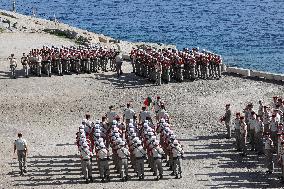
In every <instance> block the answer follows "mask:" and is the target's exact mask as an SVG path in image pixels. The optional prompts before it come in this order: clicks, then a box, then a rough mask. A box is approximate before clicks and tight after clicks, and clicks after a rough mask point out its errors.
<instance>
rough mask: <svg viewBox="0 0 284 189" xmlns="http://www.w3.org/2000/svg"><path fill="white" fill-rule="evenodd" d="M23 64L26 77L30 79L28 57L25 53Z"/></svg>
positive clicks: (22, 59)
mask: <svg viewBox="0 0 284 189" xmlns="http://www.w3.org/2000/svg"><path fill="white" fill-rule="evenodd" d="M21 63H22V65H23V69H24V71H25V77H26V78H28V77H29V67H28V57H27V56H26V54H25V53H23V56H22V58H21Z"/></svg>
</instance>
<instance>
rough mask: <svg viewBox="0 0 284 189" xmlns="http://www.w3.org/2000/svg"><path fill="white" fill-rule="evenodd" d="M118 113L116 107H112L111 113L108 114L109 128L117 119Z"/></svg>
mask: <svg viewBox="0 0 284 189" xmlns="http://www.w3.org/2000/svg"><path fill="white" fill-rule="evenodd" d="M116 115H117V114H116V112H115V111H114V106H112V105H111V106H110V107H109V111H108V112H107V113H106V117H107V122H108V124H109V126H111V124H112V121H113V120H114V119H115V116H116Z"/></svg>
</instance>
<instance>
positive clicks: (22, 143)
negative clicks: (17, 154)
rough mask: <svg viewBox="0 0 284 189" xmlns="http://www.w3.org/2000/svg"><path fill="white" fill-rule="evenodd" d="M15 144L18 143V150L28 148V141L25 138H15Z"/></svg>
mask: <svg viewBox="0 0 284 189" xmlns="http://www.w3.org/2000/svg"><path fill="white" fill-rule="evenodd" d="M14 144H15V145H16V149H17V150H26V147H27V141H26V140H25V139H22V138H18V139H17V140H15V143H14Z"/></svg>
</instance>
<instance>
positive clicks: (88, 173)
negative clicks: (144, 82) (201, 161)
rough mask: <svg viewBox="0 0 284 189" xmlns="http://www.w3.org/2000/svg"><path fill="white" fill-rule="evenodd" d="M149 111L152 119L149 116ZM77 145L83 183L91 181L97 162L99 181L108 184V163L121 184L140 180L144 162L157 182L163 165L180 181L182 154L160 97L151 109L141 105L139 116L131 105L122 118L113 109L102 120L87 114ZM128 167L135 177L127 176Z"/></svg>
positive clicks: (77, 134)
mask: <svg viewBox="0 0 284 189" xmlns="http://www.w3.org/2000/svg"><path fill="white" fill-rule="evenodd" d="M152 110H153V111H154V114H155V116H154V117H152V116H151V114H153V113H151V111H152ZM76 144H77V146H78V151H79V153H80V156H81V163H82V164H81V165H82V172H83V174H84V178H85V179H86V183H89V182H92V181H93V176H92V163H93V162H94V161H96V162H97V165H98V169H99V178H100V179H101V182H108V181H110V161H112V162H113V164H114V169H115V170H116V173H117V174H119V178H120V179H121V181H128V180H129V179H130V178H131V177H137V178H138V179H139V180H143V179H144V178H145V170H144V167H145V163H147V164H148V167H149V168H150V171H152V172H153V176H156V180H160V179H163V175H164V172H163V171H164V167H165V166H168V167H169V170H171V171H172V173H171V175H172V176H174V177H175V178H176V179H179V178H182V168H181V161H182V158H183V154H184V151H183V148H182V145H181V144H180V142H179V141H178V139H177V136H176V135H175V134H174V131H173V127H172V124H171V123H170V120H169V115H168V113H167V111H166V109H165V105H164V103H163V102H162V100H161V99H160V97H157V100H155V101H154V102H153V109H150V108H149V107H146V106H143V107H142V110H141V111H140V113H139V114H138V115H137V114H136V112H135V111H134V110H133V109H132V108H131V104H130V103H127V106H126V108H125V110H124V112H123V115H121V116H119V115H118V114H117V112H116V111H115V110H114V107H113V106H110V107H109V111H108V112H107V113H106V115H105V116H103V117H102V119H101V120H96V121H94V122H92V121H91V116H90V114H89V113H87V114H86V117H85V119H83V121H82V124H81V125H80V127H79V131H78V132H77V133H76ZM163 160H164V161H163ZM163 163H165V165H164V164H163ZM130 167H132V168H133V169H134V171H135V173H136V175H135V176H133V175H132V176H131V175H130V174H129V169H130Z"/></svg>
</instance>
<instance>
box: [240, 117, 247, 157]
mask: <svg viewBox="0 0 284 189" xmlns="http://www.w3.org/2000/svg"><path fill="white" fill-rule="evenodd" d="M240 120H241V125H240V134H241V135H240V140H241V149H242V152H243V153H242V155H243V156H246V155H247V145H246V142H247V124H246V122H245V118H244V117H243V116H242V117H240Z"/></svg>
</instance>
